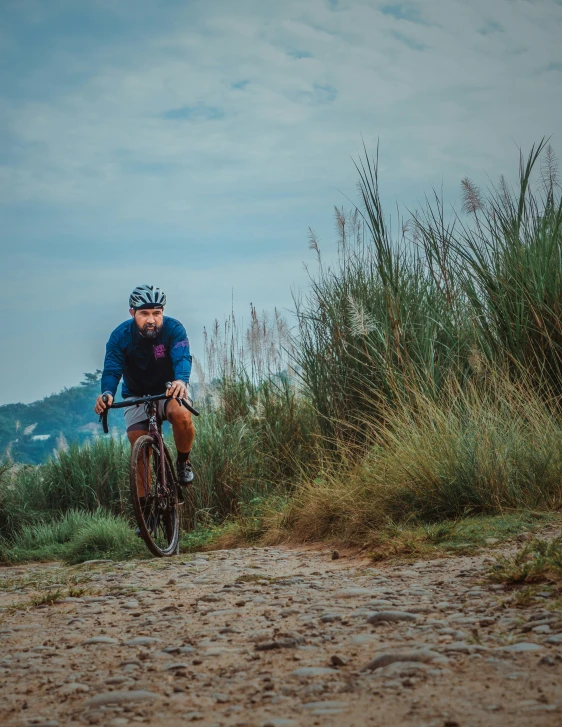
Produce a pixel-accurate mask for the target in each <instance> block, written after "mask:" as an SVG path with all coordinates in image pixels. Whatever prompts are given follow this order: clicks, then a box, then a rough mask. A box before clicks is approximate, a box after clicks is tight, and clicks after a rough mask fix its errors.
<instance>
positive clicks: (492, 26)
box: [478, 20, 503, 35]
mask: <svg viewBox="0 0 562 727" xmlns="http://www.w3.org/2000/svg"><path fill="white" fill-rule="evenodd" d="M478 32H479V33H480V35H492V34H493V33H503V26H502V25H500V24H499V23H498V22H496V21H495V20H487V21H486V22H485V23H484V25H483V26H482V27H481V28H480V29H479V30H478Z"/></svg>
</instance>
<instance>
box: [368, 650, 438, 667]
mask: <svg viewBox="0 0 562 727" xmlns="http://www.w3.org/2000/svg"><path fill="white" fill-rule="evenodd" d="M441 659H443V657H441V655H440V654H439V653H438V652H436V651H431V650H429V649H419V650H415V651H387V652H385V653H383V654H379V656H377V657H375V658H374V659H373V660H372V661H370V662H369V663H368V664H367V665H366V666H364V667H363V669H362V671H375V670H376V669H381V668H382V667H383V666H388V664H394V663H395V662H397V661H412V662H417V661H421V662H424V663H426V662H431V661H440V660H441Z"/></svg>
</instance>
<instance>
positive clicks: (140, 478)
mask: <svg viewBox="0 0 562 727" xmlns="http://www.w3.org/2000/svg"><path fill="white" fill-rule="evenodd" d="M144 434H148V427H147V426H146V424H145V423H144V422H143V423H142V424H140V423H139V424H133V426H132V427H131V428H130V429H127V436H128V437H129V442H130V443H131V449H132V448H133V445H134V443H135V442H136V441H137V439H139V437H142V436H143V435H144ZM148 456H149V460H148V462H147V464H148V472H146V473H145V471H144V463H141V466H140V467H139V469H138V473H137V492H138V493H139V497H146V492H145V490H144V483H145V481H146V482H148V484H150V452H149V453H148Z"/></svg>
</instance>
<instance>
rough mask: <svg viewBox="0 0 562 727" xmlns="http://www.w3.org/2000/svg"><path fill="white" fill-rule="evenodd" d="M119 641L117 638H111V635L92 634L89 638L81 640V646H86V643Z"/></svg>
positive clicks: (115, 642) (113, 642)
mask: <svg viewBox="0 0 562 727" xmlns="http://www.w3.org/2000/svg"><path fill="white" fill-rule="evenodd" d="M118 643H119V641H118V640H117V639H113V638H111V636H92V637H91V638H90V639H86V641H83V642H82V646H87V645H88V644H118Z"/></svg>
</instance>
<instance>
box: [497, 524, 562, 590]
mask: <svg viewBox="0 0 562 727" xmlns="http://www.w3.org/2000/svg"><path fill="white" fill-rule="evenodd" d="M489 576H490V579H491V580H493V581H495V582H496V583H508V584H513V585H515V584H522V583H526V584H531V583H556V584H560V583H562V536H559V537H557V538H554V539H553V540H541V539H540V538H537V539H535V540H532V541H531V542H530V543H528V544H527V545H526V546H525V547H524V548H522V549H521V550H519V551H518V552H517V553H516V554H515V555H512V556H509V557H505V558H499V559H498V560H497V562H496V564H495V565H494V566H493V567H492V568H491V570H490V574H489Z"/></svg>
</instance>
